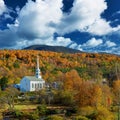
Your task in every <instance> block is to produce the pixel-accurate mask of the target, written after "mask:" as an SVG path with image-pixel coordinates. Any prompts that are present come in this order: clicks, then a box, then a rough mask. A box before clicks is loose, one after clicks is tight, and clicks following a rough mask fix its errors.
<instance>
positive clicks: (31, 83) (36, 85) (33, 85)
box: [20, 56, 45, 92]
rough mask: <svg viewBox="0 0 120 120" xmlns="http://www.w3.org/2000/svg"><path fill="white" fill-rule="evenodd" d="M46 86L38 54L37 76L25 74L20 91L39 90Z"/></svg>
mask: <svg viewBox="0 0 120 120" xmlns="http://www.w3.org/2000/svg"><path fill="white" fill-rule="evenodd" d="M44 87H45V80H43V79H42V76H41V72H40V69H39V57H38V56H37V68H36V73H35V76H25V77H23V79H22V80H21V82H20V91H22V92H27V91H38V90H41V89H43V88H44Z"/></svg>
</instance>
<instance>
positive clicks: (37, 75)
mask: <svg viewBox="0 0 120 120" xmlns="http://www.w3.org/2000/svg"><path fill="white" fill-rule="evenodd" d="M36 78H41V75H40V69H39V56H37V68H36Z"/></svg>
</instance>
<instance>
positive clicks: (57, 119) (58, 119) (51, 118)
mask: <svg viewBox="0 0 120 120" xmlns="http://www.w3.org/2000/svg"><path fill="white" fill-rule="evenodd" d="M45 120H64V119H63V117H61V116H58V115H53V116H48V117H47V118H46V119H45Z"/></svg>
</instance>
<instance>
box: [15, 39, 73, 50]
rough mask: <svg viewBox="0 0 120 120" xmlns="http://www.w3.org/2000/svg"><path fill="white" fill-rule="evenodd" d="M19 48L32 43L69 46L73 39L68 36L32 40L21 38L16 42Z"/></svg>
mask: <svg viewBox="0 0 120 120" xmlns="http://www.w3.org/2000/svg"><path fill="white" fill-rule="evenodd" d="M17 44H18V45H17V46H19V48H22V47H27V46H30V45H34V44H42V45H50V46H69V45H72V44H73V41H71V39H70V38H64V37H57V38H56V40H54V38H53V37H50V38H49V39H44V40H42V39H34V40H33V41H28V40H23V41H19V42H18V43H17Z"/></svg>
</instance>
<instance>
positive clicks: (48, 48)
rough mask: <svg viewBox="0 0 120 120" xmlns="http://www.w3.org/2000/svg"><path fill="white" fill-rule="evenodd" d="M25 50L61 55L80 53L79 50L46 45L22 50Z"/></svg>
mask: <svg viewBox="0 0 120 120" xmlns="http://www.w3.org/2000/svg"><path fill="white" fill-rule="evenodd" d="M24 49H25V50H44V51H52V52H62V53H80V51H79V50H75V49H71V48H67V47H63V46H47V45H32V46H29V47H26V48H24Z"/></svg>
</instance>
